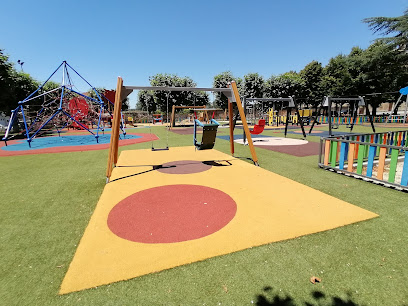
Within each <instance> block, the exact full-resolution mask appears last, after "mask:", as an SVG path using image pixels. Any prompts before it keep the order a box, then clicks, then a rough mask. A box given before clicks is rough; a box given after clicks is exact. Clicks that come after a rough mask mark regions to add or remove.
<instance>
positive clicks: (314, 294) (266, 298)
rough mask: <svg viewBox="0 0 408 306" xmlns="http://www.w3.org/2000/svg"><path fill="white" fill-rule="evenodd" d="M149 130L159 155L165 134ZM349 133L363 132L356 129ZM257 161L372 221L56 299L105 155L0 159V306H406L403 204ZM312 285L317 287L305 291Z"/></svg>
mask: <svg viewBox="0 0 408 306" xmlns="http://www.w3.org/2000/svg"><path fill="white" fill-rule="evenodd" d="M152 129H153V131H152V132H154V133H155V134H157V135H158V136H159V137H160V139H161V140H160V141H159V142H161V145H162V146H165V142H166V139H167V133H166V131H165V129H164V127H153V128H152ZM319 129H321V128H319ZM342 129H344V130H342ZM339 130H340V131H346V129H345V128H344V127H340V129H339ZM339 130H337V131H339ZM377 130H378V131H386V130H390V129H389V128H388V129H386V128H377ZM394 130H398V129H396V128H394ZM354 131H355V132H367V133H369V132H370V131H371V129H370V128H369V127H361V126H356V127H355V130H354ZM137 132H138V133H139V132H140V133H143V132H145V133H148V132H149V129H147V128H146V129H138V130H137ZM236 133H239V131H238V132H236ZM223 134H228V129H225V130H223ZM264 134H265V135H273V136H282V135H283V134H282V133H275V132H274V131H265V132H264ZM288 136H289V137H291V138H301V135H294V134H289V135H288ZM168 140H169V144H170V145H171V146H186V145H192V135H178V134H175V133H172V132H170V133H168ZM308 140H309V141H319V137H316V136H311V137H308ZM150 145H151V144H150V143H143V144H136V145H131V146H126V147H123V148H121V150H124V149H125V150H131V149H144V148H149V147H150ZM155 146H156V147H160V144H157V145H156V144H155ZM215 148H216V149H217V150H220V151H222V152H226V153H228V152H229V142H227V141H225V140H221V139H218V140H217V143H216V146H215ZM257 153H258V157H259V161H260V165H261V167H263V168H265V169H267V170H270V171H273V172H275V173H278V174H280V175H283V176H285V177H288V178H291V179H293V180H295V181H298V182H301V183H303V184H305V185H308V186H311V187H313V188H316V189H318V190H321V191H323V192H325V193H327V194H330V195H332V196H334V197H337V198H340V199H342V200H345V201H347V202H349V203H352V204H354V205H357V206H359V207H362V208H365V209H367V210H370V211H372V212H375V213H377V214H379V215H380V217H379V218H375V219H372V220H369V221H365V222H361V223H357V224H353V225H349V226H345V227H341V228H338V229H334V230H331V231H326V232H321V233H318V234H313V235H308V236H303V237H299V238H296V239H292V240H288V241H282V242H278V243H273V244H269V245H264V246H261V247H256V248H251V249H248V250H244V251H240V252H237V253H233V254H229V255H225V256H220V257H216V258H211V259H208V260H205V261H202V262H198V263H193V264H190V265H186V266H182V267H178V268H174V269H170V270H166V271H162V272H159V273H155V274H151V275H146V276H142V277H139V278H135V279H132V280H129V281H122V282H118V283H114V284H110V285H106V286H101V287H98V288H95V289H90V290H85V291H82V292H76V293H71V294H67V295H63V296H59V295H58V291H59V286H60V284H61V281H62V279H63V277H64V275H65V273H66V271H67V269H68V266H69V264H70V262H71V260H72V258H73V256H74V253H75V250H76V248H77V245H78V243H79V241H80V239H81V237H82V234H83V233H84V230H85V228H86V226H87V224H88V221H89V219H90V217H91V215H92V213H93V210H94V208H95V205H96V203H97V201H98V199H99V197H100V195H101V193H102V190H103V188H104V185H105V171H106V164H107V156H108V151H107V150H101V151H88V152H75V153H59V154H42V155H25V156H15V157H1V158H0V169H1V174H2V183H1V185H0V194H1V198H0V209H1V214H0V248H1V252H0V255H1V257H0V271H1V274H0V301H1V302H0V304H1V305H66V304H75V305H76V304H78V305H252V304H255V305H408V285H407V284H408V264H407V258H408V243H407V242H408V230H407V225H408V221H407V220H408V204H407V199H408V197H407V194H406V193H404V192H401V191H396V190H394V189H388V188H385V187H381V186H377V185H375V184H371V183H368V182H364V181H361V180H357V179H353V178H349V177H346V176H342V175H337V174H334V173H331V172H329V171H324V170H322V169H319V168H318V166H317V156H309V157H294V156H290V155H286V154H282V153H278V152H273V151H268V150H265V149H261V148H257ZM236 154H237V155H238V156H245V157H250V153H249V149H248V147H244V146H240V145H236ZM243 179H245V177H243ZM271 188H273V186H271ZM288 196H289V197H290V194H288ZM312 276H316V277H319V278H321V279H322V282H321V283H316V284H312V283H311V282H310V277H312Z"/></svg>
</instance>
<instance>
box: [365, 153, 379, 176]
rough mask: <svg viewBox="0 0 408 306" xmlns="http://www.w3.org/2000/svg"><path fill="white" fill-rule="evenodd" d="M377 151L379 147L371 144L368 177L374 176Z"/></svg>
mask: <svg viewBox="0 0 408 306" xmlns="http://www.w3.org/2000/svg"><path fill="white" fill-rule="evenodd" d="M376 151H377V148H376V147H375V146H370V149H369V151H368V163H367V176H368V177H372V176H373V166H374V157H375V152H376Z"/></svg>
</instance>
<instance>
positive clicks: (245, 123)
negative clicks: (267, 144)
mask: <svg viewBox="0 0 408 306" xmlns="http://www.w3.org/2000/svg"><path fill="white" fill-rule="evenodd" d="M231 88H232V91H233V93H234V97H235V101H236V103H237V106H238V111H239V115H240V117H241V121H242V125H243V127H244V131H245V135H246V137H247V140H248V145H249V149H250V150H251V155H252V160H253V161H254V164H255V165H257V166H259V164H258V157H257V156H256V152H255V147H254V144H253V142H252V137H251V133H250V132H249V128H248V123H247V121H246V117H245V112H244V109H243V107H242V103H241V98H240V97H239V93H238V88H237V84H236V83H235V81H232V82H231Z"/></svg>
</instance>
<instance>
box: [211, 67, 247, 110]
mask: <svg viewBox="0 0 408 306" xmlns="http://www.w3.org/2000/svg"><path fill="white" fill-rule="evenodd" d="M231 81H235V82H236V84H237V87H238V92H239V94H240V96H243V86H242V79H241V78H236V77H234V76H233V75H232V73H231V71H225V72H221V73H220V74H217V75H216V76H214V81H213V87H214V88H227V87H228V85H229V83H230V82H231ZM214 106H215V107H219V108H222V109H227V108H228V98H227V97H226V96H225V95H223V94H222V93H220V92H216V93H215V99H214Z"/></svg>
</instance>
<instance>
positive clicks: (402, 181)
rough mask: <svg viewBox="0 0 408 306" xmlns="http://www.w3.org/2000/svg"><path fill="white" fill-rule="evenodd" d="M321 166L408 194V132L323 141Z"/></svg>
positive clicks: (326, 139)
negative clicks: (402, 190)
mask: <svg viewBox="0 0 408 306" xmlns="http://www.w3.org/2000/svg"><path fill="white" fill-rule="evenodd" d="M319 166H320V167H322V168H324V169H331V170H334V171H335V172H339V173H343V174H347V175H353V176H355V177H360V178H365V179H367V180H371V181H375V182H379V183H383V184H385V185H387V186H393V187H397V188H399V189H404V190H408V186H407V185H408V130H405V131H392V132H385V133H372V134H349V135H343V136H332V137H322V138H321V139H320V154H319ZM397 174H398V175H397Z"/></svg>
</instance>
